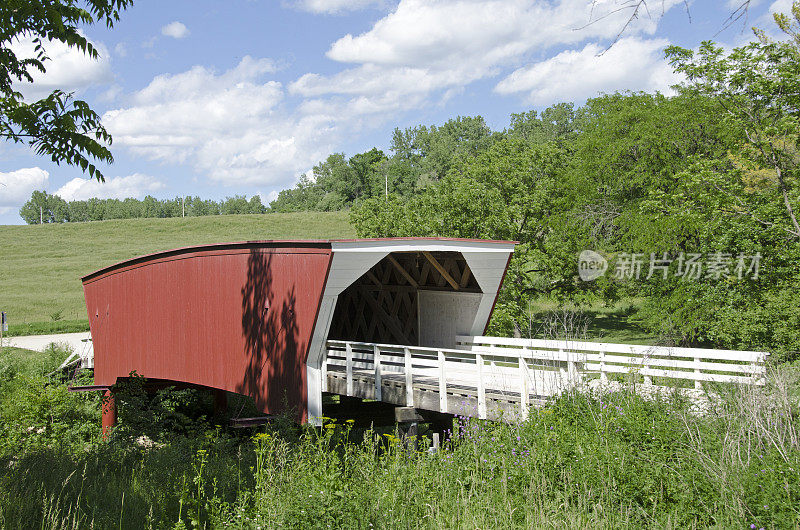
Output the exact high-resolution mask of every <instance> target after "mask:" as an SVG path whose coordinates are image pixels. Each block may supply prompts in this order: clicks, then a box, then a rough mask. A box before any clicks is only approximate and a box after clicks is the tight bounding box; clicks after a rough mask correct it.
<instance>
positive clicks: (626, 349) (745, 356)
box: [456, 335, 769, 362]
mask: <svg viewBox="0 0 800 530" xmlns="http://www.w3.org/2000/svg"><path fill="white" fill-rule="evenodd" d="M456 341H457V342H458V343H460V344H462V345H464V346H465V347H466V348H481V349H482V348H483V347H484V346H517V347H522V346H528V347H530V348H547V349H554V350H558V349H565V350H573V351H591V352H601V351H605V352H618V353H630V354H638V355H651V356H659V357H687V358H689V359H694V358H695V357H700V358H701V359H719V360H728V361H746V362H764V361H765V360H766V357H767V356H768V355H769V353H768V352H756V351H739V350H715V349H707V348H679V347H667V346H643V345H638V344H610V343H605V342H579V341H555V340H544V339H518V338H511V337H484V336H472V335H458V336H457V337H456Z"/></svg>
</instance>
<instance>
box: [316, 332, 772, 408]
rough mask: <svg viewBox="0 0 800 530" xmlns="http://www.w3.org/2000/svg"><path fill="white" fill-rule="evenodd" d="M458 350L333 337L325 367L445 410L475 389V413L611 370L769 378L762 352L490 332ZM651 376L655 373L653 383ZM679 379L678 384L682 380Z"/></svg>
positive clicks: (645, 380)
mask: <svg viewBox="0 0 800 530" xmlns="http://www.w3.org/2000/svg"><path fill="white" fill-rule="evenodd" d="M457 344H458V349H445V348H427V347H418V346H399V345H393V344H376V343H365V342H352V341H336V340H331V341H328V343H327V360H326V363H325V364H324V368H323V390H325V391H327V372H328V371H335V372H338V373H339V374H340V375H344V376H345V378H346V394H347V395H354V382H355V380H356V379H359V380H363V379H364V378H366V379H369V380H371V381H372V384H373V385H374V397H375V399H377V400H381V399H382V398H383V396H382V393H383V391H384V390H383V389H384V385H383V383H384V380H388V379H391V380H394V381H396V382H400V383H402V384H403V385H404V387H405V405H406V406H410V407H414V406H419V404H417V403H415V397H414V394H415V393H414V389H415V387H416V388H425V389H429V390H432V391H435V392H438V395H439V406H438V410H439V411H440V412H451V413H452V412H455V411H453V410H448V408H449V407H450V405H448V395H452V394H459V395H472V396H474V398H475V399H476V400H477V414H475V415H477V416H478V417H480V418H486V417H487V404H488V403H490V402H491V403H497V402H503V403H506V404H509V403H516V404H517V405H516V406H518V407H519V413H520V415H521V416H522V417H525V416H526V415H527V413H528V409H529V407H530V405H531V404H532V402H534V401H536V400H542V399H544V398H548V397H551V396H554V395H556V394H558V393H560V392H562V391H564V390H567V389H570V388H573V387H575V386H576V385H580V384H582V383H587V382H588V381H589V380H590V379H597V380H599V381H601V382H602V381H607V380H608V378H609V374H622V375H626V376H631V375H632V376H634V377H637V376H638V378H639V379H640V380H641V383H642V385H645V386H646V387H652V388H658V387H657V384H659V383H661V384H663V385H665V386H670V385H674V384H675V382H676V381H680V380H688V381H693V382H694V387H695V389H698V390H700V389H702V382H704V381H708V382H717V383H739V384H755V385H762V384H764V374H765V371H766V367H765V364H764V363H765V360H766V357H767V355H768V354H767V353H765V352H749V351H727V350H711V349H702V348H668V347H656V346H639V345H628V344H607V343H595V342H573V341H550V340H537V339H514V338H503V337H485V336H458V337H457ZM654 378H657V379H658V381H656V384H654ZM678 384H680V383H678Z"/></svg>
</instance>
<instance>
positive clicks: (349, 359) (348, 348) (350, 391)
mask: <svg viewBox="0 0 800 530" xmlns="http://www.w3.org/2000/svg"><path fill="white" fill-rule="evenodd" d="M345 348H346V352H347V353H346V354H347V360H346V361H345V362H346V363H347V395H348V396H352V395H353V347H352V346H350V343H347V344H346V345H345Z"/></svg>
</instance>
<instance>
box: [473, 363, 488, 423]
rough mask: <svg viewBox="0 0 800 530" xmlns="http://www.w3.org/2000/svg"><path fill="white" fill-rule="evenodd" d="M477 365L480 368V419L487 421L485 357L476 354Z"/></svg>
mask: <svg viewBox="0 0 800 530" xmlns="http://www.w3.org/2000/svg"><path fill="white" fill-rule="evenodd" d="M475 365H476V366H477V368H478V418H480V419H482V420H485V419H486V386H485V385H484V384H483V355H482V354H480V353H476V354H475Z"/></svg>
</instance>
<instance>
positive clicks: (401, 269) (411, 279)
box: [386, 254, 419, 287]
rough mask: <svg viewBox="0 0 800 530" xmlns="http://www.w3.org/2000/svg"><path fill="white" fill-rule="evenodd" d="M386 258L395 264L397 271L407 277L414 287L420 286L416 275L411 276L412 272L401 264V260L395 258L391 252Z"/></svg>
mask: <svg viewBox="0 0 800 530" xmlns="http://www.w3.org/2000/svg"><path fill="white" fill-rule="evenodd" d="M386 259H387V260H389V263H391V264H392V265H394V267H395V269H397V271H398V272H399V273H400V274H401V275H402V276H403V278H405V279H406V281H408V283H410V284H411V285H412V286H413V287H419V284H418V283H417V280H415V279H414V277H413V276H411V274H409V273H408V271H407V270H406V269H405V268H404V267H403V266H402V265H400V262H399V261H397V260H396V259H394V257H393V256H392V255H391V254H389V255H388V256H386Z"/></svg>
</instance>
